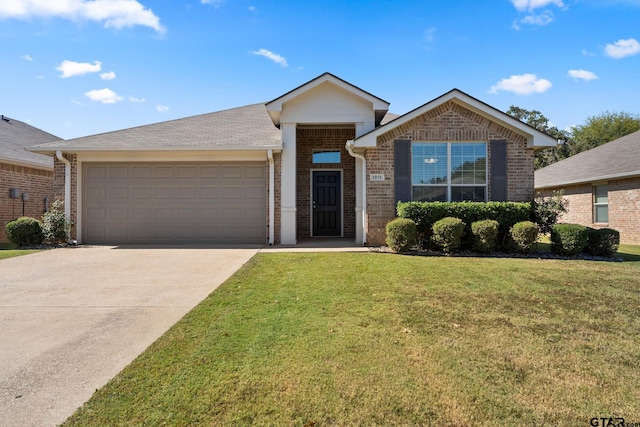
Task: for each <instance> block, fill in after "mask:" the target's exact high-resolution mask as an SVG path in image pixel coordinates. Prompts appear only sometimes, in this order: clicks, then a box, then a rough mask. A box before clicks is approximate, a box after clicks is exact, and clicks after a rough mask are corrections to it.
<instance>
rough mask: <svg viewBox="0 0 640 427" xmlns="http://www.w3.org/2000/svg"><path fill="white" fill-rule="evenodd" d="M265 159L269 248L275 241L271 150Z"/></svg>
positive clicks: (274, 196) (273, 177)
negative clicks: (267, 169)
mask: <svg viewBox="0 0 640 427" xmlns="http://www.w3.org/2000/svg"><path fill="white" fill-rule="evenodd" d="M267 158H268V159H269V246H273V244H274V241H275V229H274V228H275V223H276V215H275V207H276V195H275V193H274V190H275V187H276V180H275V166H274V163H273V150H272V149H271V148H269V149H268V150H267Z"/></svg>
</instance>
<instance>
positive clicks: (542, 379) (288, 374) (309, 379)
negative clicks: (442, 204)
mask: <svg viewBox="0 0 640 427" xmlns="http://www.w3.org/2000/svg"><path fill="white" fill-rule="evenodd" d="M639 331H640V263H639V262H624V263H616V262H594V261H561V260H537V259H496V258H453V257H452V258H449V257H417V256H414V257H412V256H399V255H391V254H383V253H358V254H352V253H315V254H304V253H270V254H264V253H263V254H258V255H257V256H256V257H254V259H252V260H251V261H250V262H249V263H248V264H247V265H246V266H245V267H244V268H242V269H241V270H240V271H239V272H238V273H237V274H235V275H234V276H233V277H232V278H231V279H229V280H228V281H227V282H226V283H225V284H223V285H222V286H221V287H220V288H219V289H218V290H217V291H215V292H214V293H213V294H211V295H210V296H209V297H208V298H207V299H206V300H205V301H204V302H203V303H201V304H200V305H199V306H198V307H196V308H195V309H194V310H193V311H191V312H190V313H189V314H188V315H187V316H185V317H184V318H183V319H182V320H181V321H180V322H178V323H177V324H176V325H175V326H174V327H173V328H172V329H171V330H170V331H169V332H167V333H166V334H165V335H164V336H163V337H162V338H161V339H159V340H158V341H157V342H156V343H155V344H153V345H152V346H151V347H150V348H149V349H147V351H146V352H145V353H143V354H142V355H141V356H140V357H139V358H138V359H137V360H135V361H134V362H133V363H132V364H131V365H130V366H128V367H127V368H125V369H124V371H122V372H121V373H120V374H119V375H118V376H117V377H115V378H114V379H113V380H112V381H110V382H109V384H107V385H106V386H105V387H104V388H102V389H100V390H99V391H97V392H96V393H95V395H94V396H93V398H92V399H91V400H90V401H89V402H88V403H87V404H85V405H84V406H83V407H82V408H80V409H79V410H78V411H77V412H76V413H75V414H74V415H73V416H72V417H71V418H70V419H69V420H67V422H66V424H65V425H66V426H76V425H77V426H106V425H109V426H113V425H136V426H137V425H148V426H156V425H180V426H186V425H189V426H198V425H203V426H211V425H247V424H255V425H297V426H327V425H337V426H351V425H457V426H505V425H536V426H537V425H540V426H542V425H544V426H576V425H584V426H587V425H590V424H589V422H590V420H591V419H592V418H594V417H624V418H625V420H626V421H627V422H633V421H636V422H640V371H639V370H638V360H640V334H639Z"/></svg>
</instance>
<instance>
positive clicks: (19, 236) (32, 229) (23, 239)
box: [5, 216, 44, 246]
mask: <svg viewBox="0 0 640 427" xmlns="http://www.w3.org/2000/svg"><path fill="white" fill-rule="evenodd" d="M5 230H6V232H7V238H8V239H9V241H11V242H13V243H15V244H16V245H18V246H33V245H39V244H41V243H42V242H43V241H44V234H43V232H42V223H41V222H40V221H38V220H37V219H35V218H29V217H26V216H23V217H22V218H18V219H16V220H15V221H11V222H9V223H7V225H6V227H5Z"/></svg>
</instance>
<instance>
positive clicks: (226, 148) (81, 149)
mask: <svg viewBox="0 0 640 427" xmlns="http://www.w3.org/2000/svg"><path fill="white" fill-rule="evenodd" d="M27 150H28V151H31V152H34V153H40V154H50V153H55V152H56V151H62V152H65V153H88V152H111V153H117V152H128V153H131V152H141V153H144V152H174V153H179V152H182V151H185V152H190V153H192V152H203V153H208V152H214V153H216V152H224V151H233V152H242V151H247V152H256V151H264V152H265V153H266V152H267V151H268V150H273V152H274V153H279V152H281V151H282V144H279V145H264V146H241V147H229V146H228V145H224V144H220V145H216V146H208V147H28V148H27Z"/></svg>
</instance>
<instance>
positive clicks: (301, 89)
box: [266, 72, 389, 126]
mask: <svg viewBox="0 0 640 427" xmlns="http://www.w3.org/2000/svg"><path fill="white" fill-rule="evenodd" d="M324 83H330V84H333V85H334V86H337V87H339V88H342V89H344V90H346V91H347V92H350V93H351V94H353V95H354V96H357V97H360V98H362V99H365V100H367V101H369V102H371V104H372V105H373V112H374V113H375V117H376V126H377V125H378V124H379V123H380V120H382V118H383V117H384V115H385V114H386V113H387V111H389V102H387V101H385V100H384V99H382V98H380V97H377V96H375V95H373V94H371V93H369V92H367V91H365V90H363V89H361V88H359V87H358V86H356V85H353V84H351V83H349V82H348V81H346V80H344V79H341V78H340V77H338V76H336V75H335V74H332V73H329V72H324V73H322V74H320V75H319V76H317V77H315V78H313V79H311V80H309V81H308V82H306V83H303V84H301V85H300V86H298V87H296V88H294V89H292V90H290V91H289V92H287V93H285V94H284V95H280V96H279V97H277V98H276V99H274V100H272V101H269V102H267V103H266V107H267V111H268V112H269V115H270V116H271V119H272V120H273V123H274V124H275V125H276V126H280V114H281V113H282V107H283V104H284V103H286V102H288V101H291V100H292V99H294V98H297V97H298V96H300V95H302V94H304V93H306V92H308V91H310V90H312V89H314V88H316V87H318V86H320V85H321V84H324Z"/></svg>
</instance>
